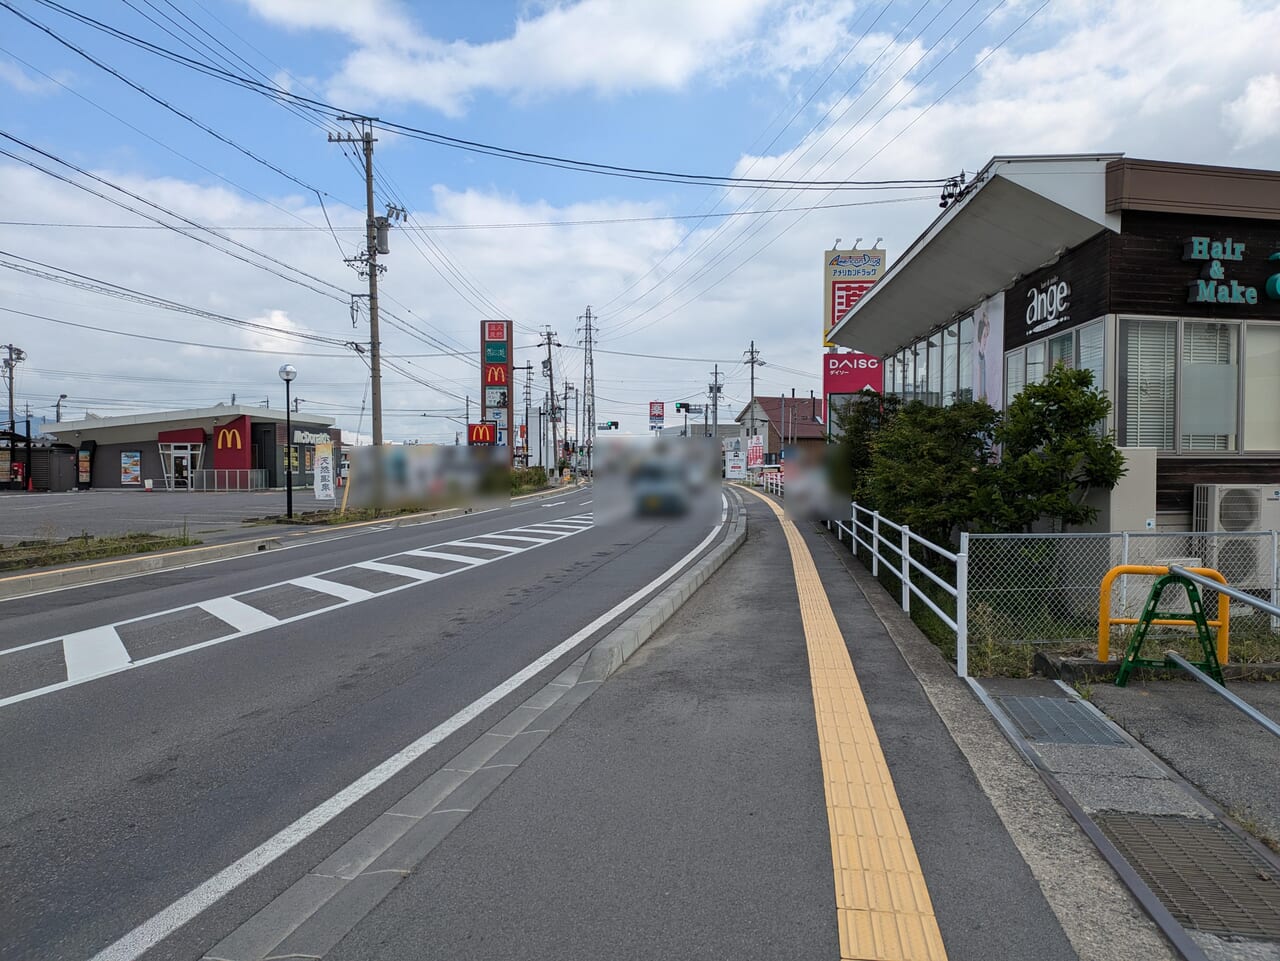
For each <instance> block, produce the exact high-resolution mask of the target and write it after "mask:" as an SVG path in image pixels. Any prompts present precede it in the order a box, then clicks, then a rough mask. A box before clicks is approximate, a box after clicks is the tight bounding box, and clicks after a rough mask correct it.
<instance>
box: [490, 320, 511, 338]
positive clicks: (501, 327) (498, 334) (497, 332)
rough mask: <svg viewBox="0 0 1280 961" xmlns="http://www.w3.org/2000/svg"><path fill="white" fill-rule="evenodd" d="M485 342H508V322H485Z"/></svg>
mask: <svg viewBox="0 0 1280 961" xmlns="http://www.w3.org/2000/svg"><path fill="white" fill-rule="evenodd" d="M484 339H485V340H506V339H507V322H506V321H505V320H486V321H485V322H484Z"/></svg>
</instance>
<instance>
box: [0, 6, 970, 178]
mask: <svg viewBox="0 0 1280 961" xmlns="http://www.w3.org/2000/svg"><path fill="white" fill-rule="evenodd" d="M36 2H38V3H40V4H42V5H43V6H45V7H48V8H50V9H52V10H56V11H57V12H59V13H61V14H63V15H65V16H67V17H70V18H72V19H74V20H77V21H78V22H80V23H82V24H84V25H86V26H89V27H92V28H93V29H95V30H99V31H101V32H104V33H107V34H109V35H111V36H113V37H115V38H117V39H119V40H122V41H124V42H126V43H129V44H132V45H133V46H136V47H139V48H140V49H143V50H146V51H148V52H149V53H152V54H155V55H157V56H160V57H163V58H164V59H167V60H170V61H172V62H174V63H177V64H180V65H183V66H187V67H190V68H192V69H194V70H197V71H199V72H201V73H204V74H206V75H207V76H210V77H214V78H216V79H220V80H224V81H226V82H229V83H233V84H235V85H237V86H241V87H244V88H247V89H250V90H254V91H256V92H259V93H262V94H265V95H267V96H269V97H270V98H271V99H273V100H276V101H281V100H288V101H290V102H294V103H301V104H306V105H309V106H311V107H314V108H317V109H321V110H324V111H327V112H329V113H332V114H333V115H334V116H335V117H337V116H338V115H340V114H343V113H345V111H344V110H343V109H342V108H339V107H336V106H334V105H333V104H329V103H326V102H324V101H321V100H317V99H314V98H311V97H303V96H301V95H299V94H295V93H293V92H292V91H289V90H284V89H283V88H281V87H279V86H277V85H275V84H271V83H263V82H261V81H258V80H254V79H253V78H251V77H246V76H244V75H243V74H239V73H237V72H235V71H232V70H227V69H224V68H221V67H217V66H215V65H213V64H210V63H207V62H203V61H200V60H195V59H193V58H191V57H187V56H185V55H183V54H180V53H178V52H176V51H174V50H170V49H168V48H166V47H163V46H161V45H159V44H155V43H152V42H151V41H148V40H144V39H142V38H140V37H138V36H136V35H134V34H131V33H129V32H127V31H124V30H120V29H118V28H116V27H112V26H110V25H109V24H106V23H103V22H102V21H100V20H95V19H94V18H93V17H89V16H87V15H85V14H82V13H79V12H78V11H75V10H71V9H69V8H68V7H66V6H63V5H62V4H60V3H57V2H55V0H36ZM0 6H3V7H5V8H7V9H8V10H10V11H11V12H13V13H14V14H15V15H17V16H18V17H20V18H21V19H23V20H25V21H27V22H28V23H30V24H32V25H33V26H36V27H38V28H39V29H41V30H44V31H45V32H47V33H50V34H51V35H53V36H55V38H56V39H60V38H57V37H56V34H55V33H54V32H53V31H52V30H50V29H49V28H48V27H45V26H44V25H43V24H41V23H39V21H35V20H33V19H31V18H30V17H27V16H26V15H24V14H22V13H21V12H20V11H18V10H16V9H15V8H14V7H13V5H12V3H10V2H9V0H0ZM371 119H372V118H371ZM376 125H377V126H378V127H379V128H381V129H383V130H386V131H388V132H392V133H398V134H400V135H401V136H404V137H408V138H411V139H417V140H425V141H427V142H431V143H436V144H439V145H441V146H446V147H452V148H456V149H459V150H466V151H469V152H473V153H482V154H486V155H488V156H494V157H500V158H503V159H508V160H516V161H521V162H524V163H532V164H538V165H542V166H551V167H558V168H561V169H567V170H573V171H576V172H580V173H591V174H597V175H601V176H612V177H624V178H627V179H638V180H655V181H659V182H664V183H682V184H687V185H691V186H700V187H707V186H712V187H741V186H748V187H756V188H765V189H779V190H822V189H827V190H830V189H836V190H882V189H885V188H887V187H905V188H912V187H916V188H921V189H936V188H938V187H940V186H942V185H943V184H945V183H946V179H947V178H946V177H932V178H924V179H896V180H866V181H852V180H833V181H806V180H784V179H780V178H764V177H729V176H724V175H720V174H693V173H686V172H680V171H671V170H661V169H653V168H644V167H627V166H623V165H618V164H605V163H599V162H595V161H587V160H577V159H574V158H569V157H560V156H556V155H554V154H542V153H536V152H533V151H527V150H517V149H515V148H511V147H502V146H499V145H496V144H489V143H484V142H482V141H476V140H467V139H463V138H459V137H450V136H448V135H446V134H441V133H438V132H436V131H431V130H426V129H424V128H421V127H414V126H411V125H409V124H401V123H396V122H393V121H388V120H378V121H377V122H376ZM281 173H282V175H284V176H289V175H288V174H284V173H283V172H281Z"/></svg>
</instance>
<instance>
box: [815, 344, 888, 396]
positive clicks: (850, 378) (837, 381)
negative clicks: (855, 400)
mask: <svg viewBox="0 0 1280 961" xmlns="http://www.w3.org/2000/svg"><path fill="white" fill-rule="evenodd" d="M867 387H870V388H871V389H872V390H874V391H877V392H879V391H883V390H884V367H883V366H882V365H881V364H880V358H879V357H876V356H875V355H874V354H864V353H862V352H861V351H857V350H855V351H850V352H849V353H845V354H823V355H822V392H823V393H824V394H856V393H858V391H860V390H864V389H865V388H867Z"/></svg>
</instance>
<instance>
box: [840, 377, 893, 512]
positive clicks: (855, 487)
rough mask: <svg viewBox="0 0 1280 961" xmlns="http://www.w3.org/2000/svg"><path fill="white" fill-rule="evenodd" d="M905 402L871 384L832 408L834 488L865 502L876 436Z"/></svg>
mask: <svg viewBox="0 0 1280 961" xmlns="http://www.w3.org/2000/svg"><path fill="white" fill-rule="evenodd" d="M900 406H901V402H900V401H899V400H898V398H897V397H896V396H894V395H893V394H887V395H886V394H879V393H877V392H876V391H874V390H872V389H871V388H870V387H868V388H866V389H864V390H862V391H860V392H859V393H857V394H855V395H853V397H852V398H851V399H850V400H848V401H846V402H845V403H843V404H841V405H839V406H838V407H835V408H834V409H833V410H832V427H833V431H832V433H833V434H834V435H835V443H834V444H832V450H831V462H830V472H831V489H832V490H833V491H836V492H838V493H840V494H846V493H847V494H849V495H850V496H851V497H852V498H853V499H854V500H856V501H858V502H863V501H865V500H866V498H867V474H868V472H869V471H870V470H871V447H872V443H873V442H874V440H875V438H876V436H877V435H878V434H879V433H880V431H881V430H882V429H883V428H884V426H885V424H887V423H888V422H889V421H890V420H892V419H893V416H894V415H895V414H896V413H897V412H898V408H899V407H900Z"/></svg>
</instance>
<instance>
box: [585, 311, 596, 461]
mask: <svg viewBox="0 0 1280 961" xmlns="http://www.w3.org/2000/svg"><path fill="white" fill-rule="evenodd" d="M582 320H583V336H582V348H583V352H582V390H583V393H584V397H583V400H584V401H585V405H584V407H583V409H582V419H583V420H584V421H586V425H587V473H588V474H589V473H591V451H592V448H594V447H595V445H596V366H595V361H594V360H593V359H592V356H591V346H592V344H594V343H595V339H596V335H595V328H594V327H593V326H592V323H591V322H592V321H593V320H595V318H594V317H592V316H591V305H590V304H588V305H587V312H586V313H585V314H583V315H582Z"/></svg>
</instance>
